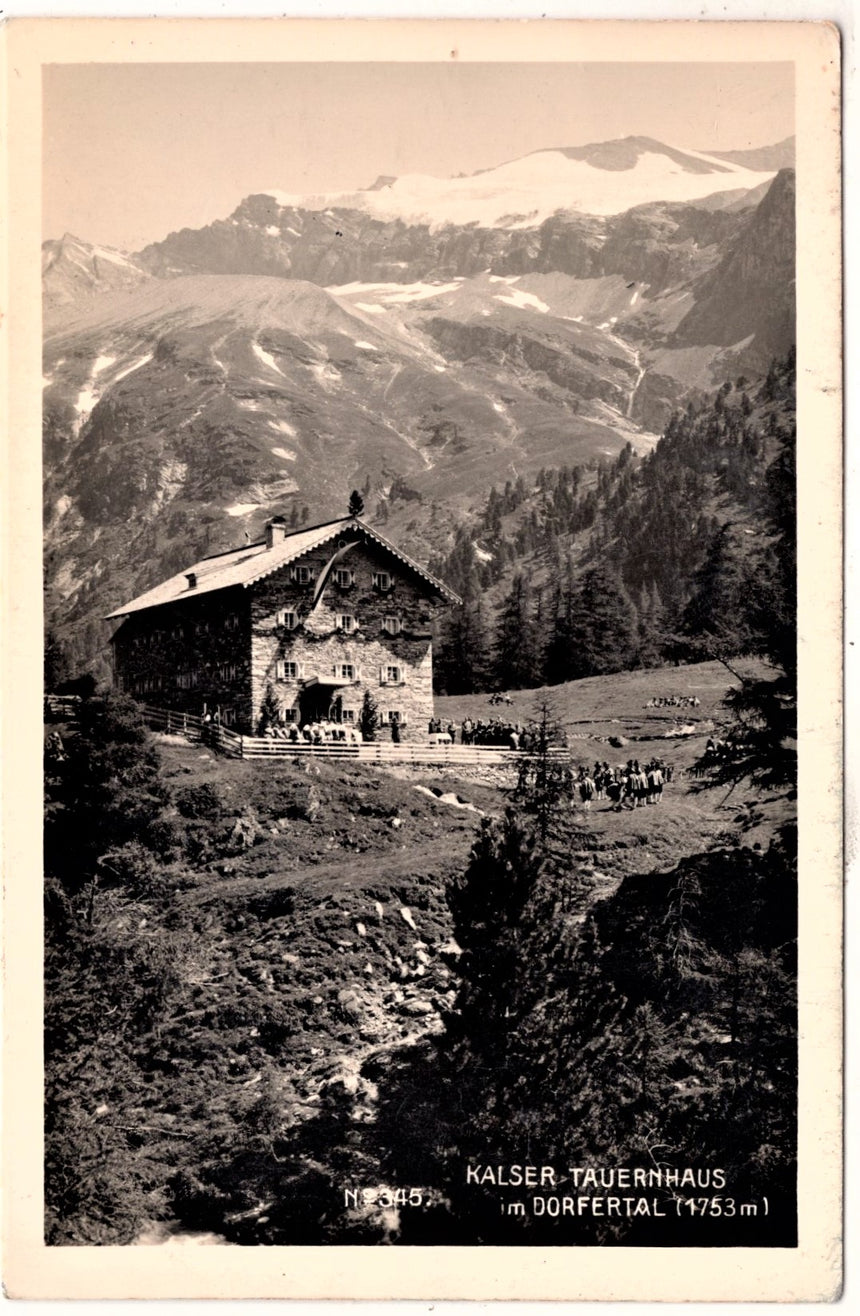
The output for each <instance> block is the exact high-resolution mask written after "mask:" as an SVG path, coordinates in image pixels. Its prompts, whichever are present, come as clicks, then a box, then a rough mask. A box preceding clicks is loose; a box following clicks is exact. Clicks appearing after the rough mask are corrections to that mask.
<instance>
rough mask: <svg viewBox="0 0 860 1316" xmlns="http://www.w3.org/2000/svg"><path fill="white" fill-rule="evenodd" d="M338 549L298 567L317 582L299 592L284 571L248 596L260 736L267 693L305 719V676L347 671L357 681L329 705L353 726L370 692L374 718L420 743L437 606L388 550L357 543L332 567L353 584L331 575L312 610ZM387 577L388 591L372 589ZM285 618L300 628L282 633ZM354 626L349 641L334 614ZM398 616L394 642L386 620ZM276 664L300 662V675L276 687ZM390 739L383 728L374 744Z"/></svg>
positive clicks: (428, 710) (427, 710) (429, 702)
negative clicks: (392, 718) (378, 576)
mask: <svg viewBox="0 0 860 1316" xmlns="http://www.w3.org/2000/svg"><path fill="white" fill-rule="evenodd" d="M336 548H337V544H336V543H333V544H331V545H330V546H329V545H326V546H325V547H324V548H322V549H318V550H316V551H314V552H311V553H309V554H307V555H306V556H305V557H304V558H302V559H300V561H299V562H298V563H296V564H294V565H296V566H305V567H310V568H311V573H312V577H313V579H312V580H311V581H310V582H308V583H307V584H300V583H298V581H297V580H294V579H291V578H290V577H291V572H290V569H289V568H284V569H283V570H281V571H279V572H278V573H277V574H276V575H273V576H270V577H268V578H266V579H265V580H262V581H259V582H258V583H257V584H256V585H255V586H254V587H253V589H252V591H251V594H252V597H251V628H252V678H251V702H252V707H253V720H254V727H255V729H256V726H257V723H258V720H259V717H260V709H261V706H262V703H263V700H264V699H265V697H266V692H267V690H268V689H269V688H270V687H271V689H272V691H273V693H274V695H275V698H276V699H277V701H278V704H279V706H280V708H281V709H282V710H283V713H284V715H285V716H290V717H293V718H295V719H297V720H302V719H303V717H304V714H305V710H306V709H307V707H308V703H307V695H304V696H303V691H304V690H306V689H307V687H306V686H304V685H303V681H306V680H307V678H308V677H311V676H314V675H316V676H319V677H320V678H324V679H325V678H328V677H330V676H331V675H332V673H333V669H334V667H335V665H336V664H337V665H340V664H343V663H352V664H353V665H354V667H355V668H356V669H357V670H358V672H359V677H358V679H357V680H355V681H354V682H351V683H349V684H347V685H344V686H342V687H340V688H338V689H334V688H333V689H332V702H334V700H335V699H337V698H339V699H340V701H341V704H342V708H343V710H344V712H345V713H346V714H347V715H348V714H349V713H352V716H353V720H354V721H355V722H356V723H357V722H358V718H359V714H360V710H361V705H362V701H363V698H364V693H365V691H366V690H369V691H370V693H371V695H372V696H373V698H374V700H375V701H376V704H377V707H378V710H379V713H380V714H381V715H382V716H383V718H385V717H386V716H387V715H388V714H389V713H390V712H391V711H392V710H394V711H396V712H397V713H399V714H400V724H401V738H402V739H403V740H404V741H406V740H412V741H414V740H423V739H425V738H426V735H427V725H428V722H429V720H430V718H431V717H432V715H433V657H432V647H431V641H430V625H431V622H432V620H433V617H434V614H435V612H436V610H437V607H438V605H437V604H436V603H435V602H434V599H433V597H432V596H430V594H429V593H428V592H427V591H426V590H424V589H423V588H422V586H421V585H420V582H418V581H416V580H414V579H413V577H412V576H411V574H410V573H407V572H406V571H403V572H400V571H399V570H398V567H397V563H396V560H393V559H392V558H391V557H390V555H388V554H386V553H385V552H384V550H377V549H376V548H375V547H374V546H373V545H368V544H366V543H363V542H359V543H357V544H356V546H355V547H352V548H350V549H349V551H348V552H346V553H345V554H344V555H343V557H342V558H340V559H339V562H338V566H340V567H342V568H343V569H346V570H349V571H350V572H352V573H353V576H354V583H353V584H351V585H349V586H348V587H346V588H343V587H341V586H340V585H338V584H337V582H336V578H335V574H334V572H333V573H332V574H331V575H330V576H329V578H328V580H327V582H326V585H325V588H324V591H323V594H322V596H321V598H320V600H319V603H318V604H317V607H316V608H314V609H313V610H312V611H311V605H312V601H313V597H314V592H315V590H316V587H317V584H318V581H319V579H320V573H321V572H322V571H323V569H324V568H325V566H326V564H327V563H328V561H329V559H330V558H331V556H332V553H333V552H334V551H335V549H336ZM378 571H386V572H388V573H389V575H390V576H391V579H392V588H391V589H390V590H388V591H385V592H382V591H380V590H379V589H378V588H375V587H374V584H373V573H374V572H378ZM282 610H291V611H293V612H295V613H296V614H297V616H298V617H299V619H300V623H299V625H298V626H297V627H296V628H295V629H293V630H287V629H286V628H285V627H283V626H281V625H278V621H277V614H278V612H279V611H282ZM344 613H346V614H349V615H351V616H354V617H356V618H357V620H358V622H359V629H358V631H357V632H354V633H352V634H349V633H345V632H344V631H342V630H339V629H338V626H337V618H338V615H339V614H344ZM389 616H396V617H398V618H399V619H400V622H401V625H402V631H401V632H400V634H398V635H390V634H388V633H387V632H386V631H385V629H384V628H383V619H384V618H386V617H389ZM279 660H283V661H291V662H295V663H298V664H299V667H300V675H299V676H298V677H295V678H285V679H279V677H278V668H277V664H278V661H279ZM391 666H394V667H399V668H400V669H401V673H402V681H401V682H400V683H397V684H391V683H388V681H387V680H386V679H385V678H386V675H387V673H386V671H385V669H387V668H388V667H391ZM390 734H391V732H390V728H389V726H388V725H385V724H383V726H382V727H381V729H380V736H381V737H384V738H387V737H389V736H390Z"/></svg>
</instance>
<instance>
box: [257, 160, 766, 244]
mask: <svg viewBox="0 0 860 1316" xmlns="http://www.w3.org/2000/svg"><path fill="white" fill-rule="evenodd" d="M627 156H628V157H629V160H631V161H633V162H634V163H633V164H632V167H618V166H617V164H616V165H614V166H606V167H602V166H601V165H600V164H597V163H594V160H599V159H600V158H601V157H600V155H599V153H595V154H594V155H593V156H592V158H591V159H582V158H580V159H577V158H574V157H573V156H572V155H570V154H568V153H567V152H566V151H565V150H547V151H535V152H533V153H532V154H531V155H527V156H523V157H521V158H520V159H517V160H511V161H509V162H507V163H506V164H502V165H499V166H498V167H497V168H495V169H487V170H484V171H483V172H481V173H477V174H472V175H470V176H468V177H466V178H448V179H440V178H433V177H431V176H429V175H427V174H407V175H404V176H403V177H401V178H398V179H395V180H394V182H392V183H390V184H389V185H388V186H387V187H382V188H379V189H376V190H368V191H355V192H340V193H319V194H316V195H305V196H302V195H301V194H298V193H285V192H281V191H279V190H278V189H272V190H271V191H267V192H266V195H268V196H271V197H272V199H273V200H274V201H275V203H276V204H277V205H279V206H281V207H283V208H285V209H287V208H289V209H304V210H314V211H322V212H323V213H324V214H330V213H331V208H332V207H335V206H336V207H338V208H340V209H352V210H362V211H364V212H365V213H368V214H370V215H373V216H374V217H376V218H377V219H382V220H386V221H389V220H402V221H404V222H406V223H412V224H429V225H430V227H431V228H433V229H438V228H441V227H444V226H445V225H448V224H474V223H478V224H480V225H482V226H483V227H487V228H508V229H512V228H535V227H537V226H538V225H539V224H541V223H543V221H544V220H546V219H548V218H549V217H550V216H551V215H553V214H556V213H557V212H559V211H571V210H573V211H579V212H581V213H584V214H589V215H616V214H620V213H621V212H622V211H624V210H629V209H630V208H631V207H632V206H637V205H643V204H645V203H647V202H653V201H669V202H688V201H695V200H698V199H700V198H702V197H705V196H708V195H710V194H711V193H713V192H717V191H721V192H722V191H733V190H738V191H740V190H748V189H751V188H754V187H758V186H760V185H761V184H762V183H765V182H767V181H769V180H770V179H771V178H773V176H774V172H775V171H773V170H770V171H761V170H753V169H748V168H745V167H744V166H743V165H741V164H738V163H734V162H730V161H727V160H725V159H719V160H718V159H717V158H716V157H715V156H708V155H705V154H704V153H703V152H701V151H690V150H686V149H681V148H676V147H669V146H665V145H663V144H662V143H659V142H652V141H648V140H645V139H638V140H637V141H635V142H634V143H633V144H632V145H631V146H630V149H629V151H628V152H627Z"/></svg>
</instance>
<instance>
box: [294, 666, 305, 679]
mask: <svg viewBox="0 0 860 1316" xmlns="http://www.w3.org/2000/svg"><path fill="white" fill-rule="evenodd" d="M304 674H305V665H304V663H296V680H297V681H301V680H302V678H303V677H304Z"/></svg>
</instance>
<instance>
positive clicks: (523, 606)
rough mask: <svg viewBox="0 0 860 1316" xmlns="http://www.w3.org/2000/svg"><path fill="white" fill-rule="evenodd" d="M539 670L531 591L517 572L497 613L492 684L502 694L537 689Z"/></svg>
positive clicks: (521, 575) (520, 573)
mask: <svg viewBox="0 0 860 1316" xmlns="http://www.w3.org/2000/svg"><path fill="white" fill-rule="evenodd" d="M540 666H541V664H540V660H539V656H538V654H537V652H536V646H535V634H534V628H533V615H532V594H531V588H530V586H529V583H528V581H527V580H526V578H525V576H524V575H523V574H522V572H519V571H518V572H517V574H516V575H515V576H514V578H513V581H512V582H511V588H510V592H509V594H508V596H507V598H506V599H505V600H504V601H503V602H502V605H501V608H500V609H499V617H498V622H497V626H496V645H495V661H494V664H493V670H494V675H495V680H496V684H497V686H498V687H499V688H500V689H505V690H511V689H512V690H522V689H525V688H527V687H529V686H534V685H537V684H538V682H539V680H540Z"/></svg>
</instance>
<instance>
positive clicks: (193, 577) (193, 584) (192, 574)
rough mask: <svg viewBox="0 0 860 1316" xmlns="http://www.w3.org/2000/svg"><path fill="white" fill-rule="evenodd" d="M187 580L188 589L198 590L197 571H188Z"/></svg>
mask: <svg viewBox="0 0 860 1316" xmlns="http://www.w3.org/2000/svg"><path fill="white" fill-rule="evenodd" d="M185 579H186V580H187V581H188V588H189V589H196V588H197V572H196V571H187V572H186V573H185Z"/></svg>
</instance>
